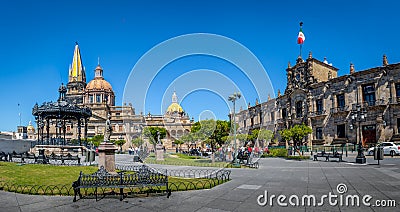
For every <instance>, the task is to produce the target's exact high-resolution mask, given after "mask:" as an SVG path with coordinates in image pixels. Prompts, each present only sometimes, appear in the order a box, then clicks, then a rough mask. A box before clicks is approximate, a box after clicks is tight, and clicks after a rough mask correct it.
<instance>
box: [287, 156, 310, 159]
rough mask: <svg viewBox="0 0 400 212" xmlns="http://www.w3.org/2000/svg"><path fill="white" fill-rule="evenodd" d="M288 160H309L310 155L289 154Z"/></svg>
mask: <svg viewBox="0 0 400 212" xmlns="http://www.w3.org/2000/svg"><path fill="white" fill-rule="evenodd" d="M286 159H288V160H309V159H310V156H304V155H289V156H287V158H286Z"/></svg>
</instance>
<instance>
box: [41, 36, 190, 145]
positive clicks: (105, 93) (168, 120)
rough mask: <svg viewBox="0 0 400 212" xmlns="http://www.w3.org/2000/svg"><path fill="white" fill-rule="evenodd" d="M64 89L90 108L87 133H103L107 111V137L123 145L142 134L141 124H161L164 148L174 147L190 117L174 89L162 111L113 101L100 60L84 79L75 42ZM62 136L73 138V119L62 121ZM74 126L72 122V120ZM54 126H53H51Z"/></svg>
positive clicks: (187, 127) (75, 101)
mask: <svg viewBox="0 0 400 212" xmlns="http://www.w3.org/2000/svg"><path fill="white" fill-rule="evenodd" d="M68 73H69V74H68V83H67V86H66V88H67V92H66V95H65V99H66V100H67V101H68V102H69V103H71V104H74V105H77V106H79V107H81V108H90V110H91V113H92V115H91V117H90V118H89V120H88V123H87V129H86V131H87V132H86V133H87V135H86V136H87V137H89V138H90V137H93V136H95V135H103V134H104V132H105V122H106V120H107V115H108V114H111V119H110V120H111V124H112V129H113V132H112V135H111V140H119V139H124V140H125V141H126V143H125V144H124V146H123V149H125V150H126V149H128V148H130V147H132V146H133V145H132V142H131V141H132V140H133V139H134V138H138V137H141V138H142V139H144V140H147V138H144V137H143V136H142V130H143V129H144V128H145V127H162V128H165V129H166V131H167V135H166V138H164V139H162V142H163V145H164V146H165V148H166V149H175V144H174V141H175V139H178V138H179V137H181V136H182V135H184V134H185V133H188V132H189V131H190V129H191V125H192V123H193V119H192V120H190V119H189V117H188V115H187V114H186V113H185V111H184V110H183V109H182V107H181V106H180V105H179V103H178V97H177V95H176V92H174V93H173V94H172V102H171V105H170V106H169V107H168V109H167V111H166V112H165V114H163V115H152V114H150V113H149V114H147V115H144V114H142V113H141V114H136V113H135V109H134V108H133V106H132V104H131V103H129V104H126V103H124V104H123V106H117V105H115V93H114V90H113V88H112V86H111V84H110V83H109V82H108V81H107V80H106V79H105V78H104V76H103V68H102V67H101V66H100V64H98V65H97V67H96V68H95V69H94V79H92V80H91V81H89V83H87V81H86V70H85V68H84V66H83V63H82V58H81V52H80V49H79V45H78V43H76V45H75V50H74V55H73V58H72V64H71V65H70V67H69V72H68ZM50 125H51V123H50ZM65 125H66V126H65V131H66V132H65V138H66V140H67V141H68V140H71V139H76V138H77V137H78V134H79V130H78V129H77V127H74V123H72V122H66V123H65ZM75 126H76V124H75ZM53 128H54V127H53ZM49 131H50V135H49V136H48V137H50V138H51V137H53V136H54V135H56V130H55V128H54V129H50V130H49Z"/></svg>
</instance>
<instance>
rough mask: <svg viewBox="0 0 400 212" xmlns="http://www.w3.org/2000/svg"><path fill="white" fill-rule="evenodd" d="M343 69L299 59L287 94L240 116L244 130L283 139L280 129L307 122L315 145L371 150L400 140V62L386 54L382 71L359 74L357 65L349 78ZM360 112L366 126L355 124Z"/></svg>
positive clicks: (288, 71)
mask: <svg viewBox="0 0 400 212" xmlns="http://www.w3.org/2000/svg"><path fill="white" fill-rule="evenodd" d="M337 71H338V69H337V68H335V67H333V66H332V64H328V62H327V61H326V59H324V61H319V60H317V59H315V58H313V57H312V54H311V53H310V54H309V56H308V58H307V60H305V61H304V60H303V59H302V58H301V57H299V58H297V60H296V64H295V65H294V66H291V65H290V63H289V64H288V67H287V69H286V75H287V86H286V89H285V92H284V94H281V93H280V91H278V96H277V98H275V99H271V98H268V101H266V102H263V103H260V104H258V103H257V104H256V105H254V106H250V105H249V107H248V108H247V109H246V110H241V111H240V112H239V113H237V114H236V122H237V123H238V124H239V132H248V131H250V132H251V131H252V130H254V129H260V128H265V129H269V130H272V131H273V132H274V133H275V137H276V139H278V140H279V141H281V139H280V135H279V133H278V131H279V130H282V129H286V128H290V127H292V126H294V125H296V124H300V123H305V124H306V125H308V126H310V127H311V128H312V130H313V133H312V134H311V135H309V136H308V137H307V138H306V141H307V144H308V145H309V146H311V145H323V144H332V145H336V144H337V145H343V144H348V143H350V144H354V143H358V142H359V141H361V142H362V144H363V145H364V146H369V145H375V144H376V143H377V142H382V141H389V140H396V139H399V138H400V136H399V134H400V110H399V109H400V63H395V64H389V63H388V61H387V58H386V56H384V57H383V63H382V66H379V67H375V68H370V69H367V70H363V71H355V67H354V65H353V64H351V65H350V70H349V73H348V74H346V75H344V76H338V74H337ZM357 110H362V111H363V118H364V119H362V121H361V122H357V121H354V120H355V118H356V117H354V114H356V111H357ZM364 116H365V117H364ZM359 124H360V125H361V126H358V125H359ZM284 144H285V143H283V142H281V143H280V145H284Z"/></svg>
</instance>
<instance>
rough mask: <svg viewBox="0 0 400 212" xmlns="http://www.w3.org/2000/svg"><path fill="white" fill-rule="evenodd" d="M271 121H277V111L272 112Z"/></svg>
mask: <svg viewBox="0 0 400 212" xmlns="http://www.w3.org/2000/svg"><path fill="white" fill-rule="evenodd" d="M271 121H275V113H274V112H271Z"/></svg>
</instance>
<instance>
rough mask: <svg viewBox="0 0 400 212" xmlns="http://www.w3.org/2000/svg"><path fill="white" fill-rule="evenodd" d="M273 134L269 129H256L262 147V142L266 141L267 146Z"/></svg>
mask: <svg viewBox="0 0 400 212" xmlns="http://www.w3.org/2000/svg"><path fill="white" fill-rule="evenodd" d="M273 136H274V133H273V132H272V131H271V130H267V129H260V130H259V131H258V135H257V139H258V142H259V141H260V140H261V141H262V142H261V143H262V144H263V145H262V147H264V143H265V142H267V143H266V145H267V146H269V142H270V141H271V139H272V137H273Z"/></svg>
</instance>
